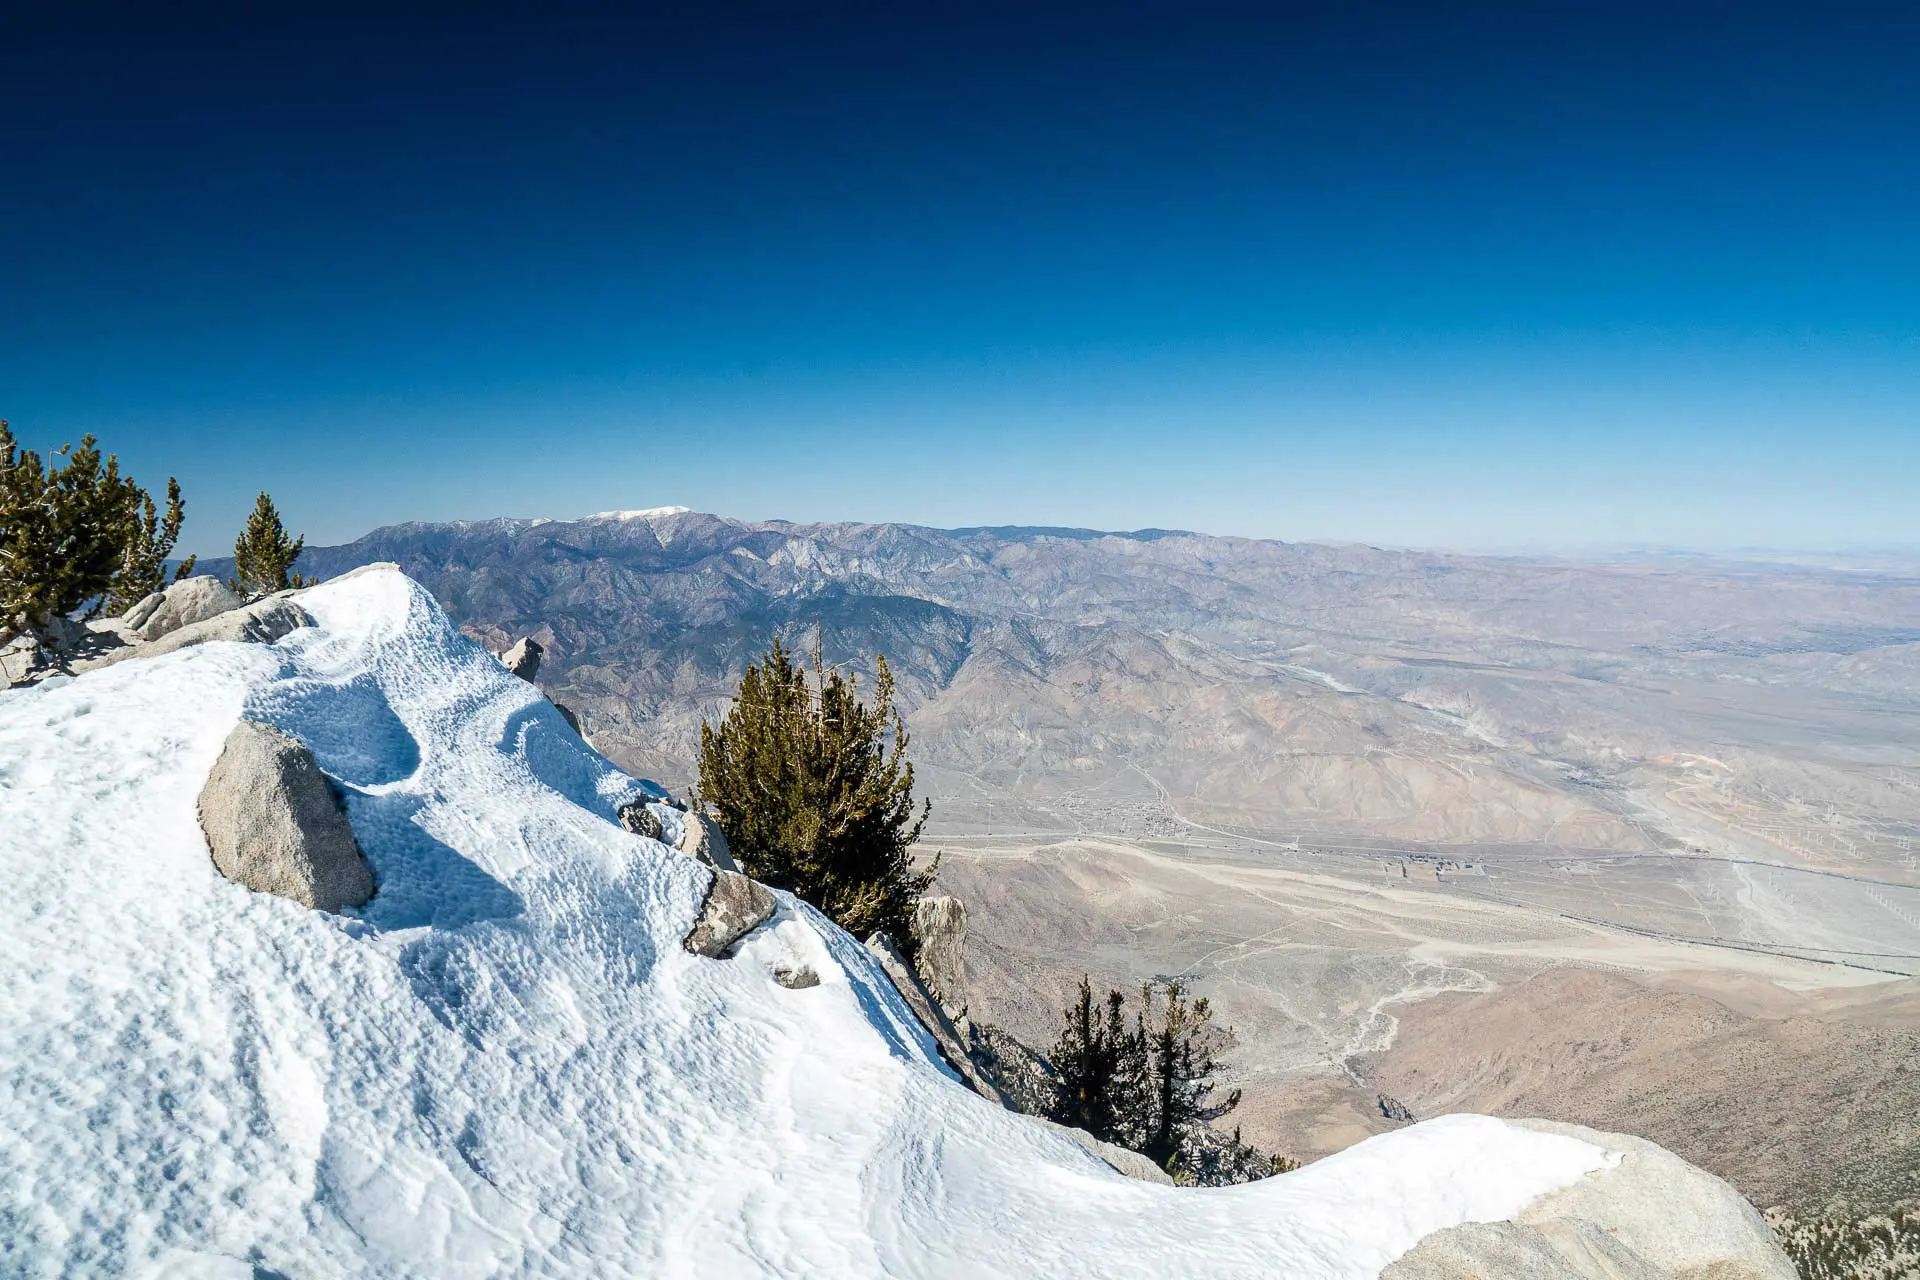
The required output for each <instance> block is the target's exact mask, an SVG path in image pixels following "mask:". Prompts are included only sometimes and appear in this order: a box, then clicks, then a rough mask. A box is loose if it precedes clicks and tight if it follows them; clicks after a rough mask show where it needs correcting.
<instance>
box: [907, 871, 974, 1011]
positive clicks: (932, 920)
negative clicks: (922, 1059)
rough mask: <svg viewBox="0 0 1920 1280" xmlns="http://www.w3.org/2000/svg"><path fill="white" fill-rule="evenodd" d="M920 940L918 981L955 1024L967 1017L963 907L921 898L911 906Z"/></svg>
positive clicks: (947, 899)
mask: <svg viewBox="0 0 1920 1280" xmlns="http://www.w3.org/2000/svg"><path fill="white" fill-rule="evenodd" d="M913 931H914V933H915V934H916V935H917V936H918V937H919V939H920V956H919V962H918V968H919V970H920V980H921V981H922V982H924V983H925V984H926V987H927V990H928V991H930V992H931V993H932V994H933V997H934V999H936V1000H938V1001H939V1002H940V1003H941V1004H942V1005H943V1006H945V1008H946V1010H947V1014H948V1016H950V1017H952V1018H953V1019H954V1020H955V1021H956V1022H957V1021H959V1020H960V1019H962V1018H964V1017H965V1016H966V1013H967V996H966V949H967V904H966V903H964V902H962V901H960V899H958V898H950V897H942V898H922V899H920V901H918V902H916V903H914V904H913Z"/></svg>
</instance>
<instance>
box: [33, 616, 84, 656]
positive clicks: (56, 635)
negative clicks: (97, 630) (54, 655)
mask: <svg viewBox="0 0 1920 1280" xmlns="http://www.w3.org/2000/svg"><path fill="white" fill-rule="evenodd" d="M92 638H93V632H92V631H90V630H89V629H88V628H87V624H86V623H84V622H75V621H74V620H73V619H72V618H67V617H54V618H49V619H47V624H46V625H45V626H44V627H41V628H40V643H41V644H42V645H43V646H44V647H46V648H49V649H53V650H56V651H59V652H67V651H69V650H72V649H77V648H79V647H80V646H81V645H83V644H85V643H86V642H87V641H88V640H90V639H92Z"/></svg>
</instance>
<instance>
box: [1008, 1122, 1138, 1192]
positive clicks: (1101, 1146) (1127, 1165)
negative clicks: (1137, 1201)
mask: <svg viewBox="0 0 1920 1280" xmlns="http://www.w3.org/2000/svg"><path fill="white" fill-rule="evenodd" d="M1027 1118H1028V1119H1029V1120H1032V1121H1033V1122H1034V1123H1035V1124H1037V1125H1044V1126H1045V1127H1047V1128H1049V1129H1051V1130H1053V1131H1054V1132H1055V1133H1057V1134H1059V1135H1060V1136H1061V1137H1063V1138H1072V1139H1073V1140H1074V1141H1075V1142H1077V1143H1079V1144H1080V1145H1081V1146H1083V1147H1085V1148H1086V1149H1087V1150H1088V1151H1091V1152H1092V1153H1093V1154H1094V1155H1096V1156H1099V1157H1100V1158H1101V1159H1102V1160H1104V1161H1106V1162H1107V1164H1108V1166H1109V1167H1111V1168H1112V1169H1113V1170H1114V1171H1115V1172H1118V1173H1124V1174H1126V1175H1127V1176H1128V1177H1129V1178H1138V1179H1139V1180H1140V1181H1142V1182H1158V1183H1161V1184H1162V1185H1164V1186H1169V1187H1170V1186H1172V1185H1173V1179H1172V1178H1171V1177H1169V1176H1168V1174H1167V1171H1166V1170H1165V1169H1162V1168H1161V1167H1160V1166H1159V1165H1157V1164H1155V1163H1154V1162H1153V1161H1151V1160H1149V1159H1147V1158H1146V1157H1145V1156H1143V1155H1141V1154H1140V1153H1139V1152H1138V1151H1129V1150H1127V1149H1126V1148H1125V1147H1117V1146H1115V1145H1114V1144H1113V1143H1111V1142H1102V1141H1100V1139H1098V1138H1096V1137H1094V1136H1093V1135H1092V1134H1090V1133H1088V1132H1087V1131H1086V1130H1085V1129H1075V1128H1073V1127H1071V1126H1069V1125H1064V1124H1055V1123H1054V1122H1053V1121H1051V1120H1049V1119H1047V1118H1046V1117H1045V1116H1028V1117H1027Z"/></svg>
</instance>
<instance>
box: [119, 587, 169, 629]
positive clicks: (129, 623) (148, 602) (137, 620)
mask: <svg viewBox="0 0 1920 1280" xmlns="http://www.w3.org/2000/svg"><path fill="white" fill-rule="evenodd" d="M166 598H167V593H166V592H165V591H155V592H154V593H153V594H151V595H148V596H145V597H143V598H142V599H141V601H140V603H139V604H136V605H135V606H133V608H131V609H129V610H127V611H126V612H125V613H123V614H121V615H120V622H121V624H122V625H123V626H126V627H128V628H130V629H132V630H134V631H138V630H139V629H140V628H141V627H144V626H146V625H147V621H148V619H150V618H152V617H153V611H154V610H155V609H158V608H159V607H160V602H161V601H162V600H165V599H166Z"/></svg>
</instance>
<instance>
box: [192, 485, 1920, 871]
mask: <svg viewBox="0 0 1920 1280" xmlns="http://www.w3.org/2000/svg"><path fill="white" fill-rule="evenodd" d="M374 561H393V562H396V563H398V564H400V565H401V566H402V567H403V568H404V569H405V570H406V571H407V572H408V573H409V574H411V575H413V576H414V577H415V578H416V579H417V580H419V581H420V582H422V583H424V584H426V585H427V586H428V587H429V588H430V589H431V590H432V591H433V593H434V595H435V597H436V598H437V599H438V600H439V601H440V602H441V603H442V605H443V606H445V607H446V608H447V609H448V611H449V612H450V613H451V614H452V615H453V616H454V617H455V618H456V619H457V620H458V621H460V622H461V623H462V624H463V626H464V627H465V628H466V629H467V631H468V632H469V634H472V635H475V636H476V637H478V638H480V639H482V640H483V641H485V642H487V643H488V644H490V645H492V646H493V647H495V648H496V649H499V648H504V647H505V646H506V645H507V644H508V643H509V642H510V641H511V640H513V639H516V638H518V637H519V636H521V635H524V634H532V635H533V636H534V637H535V638H536V639H538V640H539V641H540V643H542V644H543V645H545V646H546V653H547V657H546V661H547V666H546V668H545V669H544V672H543V680H544V681H545V682H546V683H547V684H548V685H549V687H551V688H552V689H554V691H555V692H556V694H557V695H558V696H559V697H560V699H561V700H562V701H564V702H565V703H567V704H568V705H569V706H571V707H572V708H574V709H575V710H576V711H578V712H579V713H580V714H581V715H582V716H583V717H584V720H585V723H586V726H587V729H588V732H589V733H590V735H591V736H592V738H593V740H594V742H595V743H596V744H597V745H599V746H600V747H601V748H602V749H604V750H606V751H608V752H609V753H610V754H611V755H612V756H613V757H614V758H616V759H619V760H621V761H623V762H625V763H628V764H630V765H632V766H633V767H636V768H641V769H645V770H647V771H649V772H651V773H653V774H655V775H656V776H660V777H661V778H662V779H663V780H664V781H668V782H671V783H674V784H684V783H685V782H686V781H688V776H687V768H688V762H689V761H690V760H691V759H692V752H691V748H692V745H693V743H694V741H695V739H696V735H697V727H698V723H699V720H700V718H701V717H702V716H703V715H705V716H711V715H713V714H715V713H717V712H718V711H719V710H720V709H721V708H722V707H723V705H724V702H725V699H726V698H727V697H728V696H729V695H730V693H731V691H732V688H733V686H734V684H735V682H736V680H737V678H738V676H739V673H740V671H741V669H742V667H743V666H744V664H745V663H746V662H747V661H749V660H750V659H751V658H752V657H753V656H755V655H756V654H757V653H759V652H760V651H762V650H763V649H764V648H765V646H766V643H767V641H768V638H769V637H770V636H771V635H772V634H774V633H776V632H779V633H781V634H784V635H786V636H788V637H789V638H792V639H802V640H803V639H804V638H805V637H807V636H809V635H811V634H813V633H815V632H816V630H817V631H818V632H819V633H821V634H822V635H823V636H824V644H825V649H826V654H827V658H828V660H829V661H832V662H836V663H840V662H850V663H860V662H864V661H867V660H869V659H870V656H871V655H872V654H874V653H884V654H885V655H886V656H887V658H888V660H889V661H890V662H891V663H892V664H893V666H894V668H895V670H896V672H897V673H898V674H899V675H900V677H901V683H902V687H903V691H904V693H905V696H906V698H907V700H908V702H909V704H910V706H911V708H912V724H913V727H914V729H915V730H916V733H917V734H918V746H917V751H916V755H917V759H918V760H919V761H920V762H921V764H922V772H923V776H924V780H925V782H926V783H927V784H929V785H930V787H931V790H932V793H933V795H934V796H935V799H936V810H937V813H936V828H935V829H936V832H937V833H939V834H943V835H960V834H966V833H980V832H984V831H986V830H988V829H997V830H999V831H1008V830H1020V829H1025V828H1031V829H1034V830H1036V831H1053V832H1065V833H1073V832H1083V831H1086V830H1108V831H1115V832H1117V833H1119V834H1126V835H1131V836H1146V837H1154V836H1161V837H1165V836H1169V835H1174V834H1177V829H1178V826H1179V823H1178V822H1176V821H1174V817H1175V816H1176V815H1177V818H1178V819H1181V820H1190V821H1192V822H1197V823H1201V824H1204V825H1209V826H1216V827H1221V828H1227V829H1231V830H1234V831H1243V832H1254V833H1262V834H1267V835H1278V836H1282V837H1287V836H1307V837H1310V838H1311V837H1316V836H1324V837H1327V838H1329V839H1332V838H1338V837H1342V836H1362V837H1365V838H1367V839H1373V840H1379V839H1386V840H1389V841H1398V842H1402V843H1411V844H1415V845H1421V844H1453V845H1458V844H1487V843H1490V844H1500V845H1527V844H1542V843H1544V844H1551V845H1556V846H1568V847H1577V848H1598V849H1614V850H1643V849H1649V848H1669V847H1680V846H1682V845H1684V844H1686V843H1687V842H1689V841H1695V842H1697V841H1699V840H1701V839H1703V838H1707V837H1708V836H1710V837H1712V838H1720V837H1722V836H1724V838H1725V839H1726V840H1727V841H1728V842H1729V843H1730V844H1735V845H1738V844H1741V843H1742V842H1748V843H1750V842H1751V836H1750V835H1749V834H1742V833H1743V832H1746V831H1747V828H1749V827H1751V826H1752V825H1753V824H1752V823H1747V824H1746V825H1745V826H1740V822H1741V819H1742V817H1743V816H1751V815H1747V814H1746V812H1745V811H1746V810H1747V809H1749V808H1753V807H1755V806H1759V807H1761V808H1763V809H1766V810H1767V814H1766V815H1764V816H1773V811H1774V810H1775V809H1779V808H1780V807H1781V798H1782V796H1783V795H1787V796H1792V797H1796V798H1798V797H1805V796H1807V795H1810V794H1811V795H1817V796H1823V797H1824V796H1833V795H1843V796H1844V797H1845V799H1846V801H1847V803H1848V808H1849V810H1850V811H1852V812H1856V813H1864V814H1865V815H1867V816H1868V817H1870V818H1871V819H1872V820H1874V821H1884V822H1895V823H1898V822H1903V821H1909V820H1912V819H1915V818H1920V811H1917V809H1916V804H1915V799H1914V796H1913V794H1912V792H1911V791H1910V790H1908V789H1905V788H1903V787H1900V786H1897V785H1889V784H1888V782H1887V780H1886V779H1885V778H1884V777H1880V776H1878V775H1876V774H1874V773H1873V772H1872V771H1871V770H1864V771H1863V770H1862V769H1861V768H1859V765H1860V764H1861V761H1860V759H1859V752H1858V751H1857V750H1853V749H1852V748H1853V747H1855V746H1856V745H1857V744H1856V743H1854V742H1852V741H1848V742H1842V743H1837V744H1836V743H1826V744H1824V745H1821V746H1819V747H1818V748H1816V749H1812V750H1796V749H1794V748H1797V747H1799V746H1800V745H1801V744H1799V743H1796V742H1792V741H1782V740H1781V738H1780V735H1779V734H1777V733H1775V732H1773V730H1774V729H1775V727H1777V725H1778V723H1779V722H1780V721H1781V720H1782V719H1783V718H1787V717H1783V712H1792V711H1793V710H1795V709H1796V708H1797V709H1802V710H1804V705H1803V704H1807V703H1809V702H1810V701H1819V702H1820V704H1821V705H1819V706H1818V707H1817V708H1815V710H1816V711H1817V712H1818V713H1819V714H1821V715H1825V716H1827V717H1829V718H1834V719H1838V720H1842V721H1844V722H1845V723H1844V725H1843V728H1844V730H1845V736H1846V737H1847V738H1849V739H1854V738H1857V737H1858V736H1859V735H1860V733H1861V732H1862V731H1863V730H1864V731H1865V732H1867V733H1869V734H1873V733H1875V732H1878V733H1880V735H1881V737H1880V738H1876V739H1875V741H1876V742H1878V741H1880V740H1881V739H1883V738H1887V737H1895V738H1897V726H1898V724H1901V723H1911V722H1913V720H1914V718H1915V713H1916V709H1915V708H1914V707H1913V706H1912V705H1911V703H1910V702H1908V701H1907V697H1908V693H1909V692H1910V689H1911V687H1912V686H1911V685H1910V684H1903V683H1902V682H1903V681H1905V680H1906V679H1907V678H1908V677H1909V676H1910V675H1911V674H1913V673H1914V672H1917V671H1920V657H1916V655H1920V644H1916V641H1920V580H1906V579H1900V578H1897V577H1889V576H1886V575H1859V574H1853V575H1849V574H1846V573H1840V572H1834V571H1825V570H1815V569H1794V568H1781V567H1778V566H1740V565H1707V566H1702V565H1699V564H1693V563H1678V564H1676V563H1673V562H1669V561H1656V562H1649V563H1645V564H1614V565H1598V564H1569V563H1556V562H1547V561H1526V560H1517V559H1498V558H1487V557H1468V556H1454V555H1440V554H1430V553H1420V552H1406V551H1387V550H1380V549H1376V548H1370V547H1359V546H1346V547H1327V546H1314V545H1304V544H1286V543H1278V542H1266V541H1257V540H1250V539H1243V538H1220V537H1207V536H1201V535H1196V534H1190V533H1180V532H1173V531H1166V530H1143V531H1138V532H1134V533H1095V532H1090V531H1086V530H1074V529H1046V528H995V529H957V530H936V529H927V528H920V527H915V526H909V525H892V524H807V525H803V524H789V523H785V522H781V521H742V520H732V519H726V518H722V517H719V516H713V515H706V514H701V513H698V512H691V511H685V510H679V509H662V510H656V511H649V512H633V513H624V514H622V513H614V514H611V515H607V516H602V517H595V518H591V519H585V520H571V521H533V520H489V521H479V522H461V523H454V524H409V525H397V526H392V527H389V528H383V529H380V530H377V531H375V532H374V533H371V534H369V535H367V536H366V537H364V538H362V539H360V540H358V541H356V542H353V543H350V544H347V545H345V546H340V547H331V548H322V549H314V550H310V551H309V552H308V553H307V555H306V556H305V557H304V559H303V560H302V567H303V569H304V570H305V571H306V572H309V573H319V574H320V575H322V576H328V575H332V574H334V573H337V572H339V571H341V570H343V569H347V568H351V567H354V566H356V565H359V564H365V563H370V562H374ZM215 571H216V572H218V571H219V568H218V566H215ZM1896 673H1900V674H1896ZM1809 689H1812V690H1819V691H1821V693H1820V694H1819V695H1818V697H1817V698H1815V699H1810V698H1809V697H1808V695H1807V693H1806V692H1805V691H1806V690H1809ZM1890 689H1892V690H1899V691H1900V692H1894V693H1890V692H1889V690H1890ZM1829 691H1830V692H1831V694H1832V696H1830V697H1829V696H1826V695H1827V693H1828V692H1829ZM1889 700H1893V701H1896V702H1900V703H1901V711H1902V716H1903V719H1902V720H1900V721H1897V722H1895V721H1889V720H1887V718H1886V717H1885V716H1880V717H1878V718H1877V719H1873V718H1872V717H1870V716H1869V714H1868V713H1869V712H1871V711H1877V710H1880V709H1881V708H1880V707H1879V705H1878V704H1880V703H1885V702H1888V701H1889ZM1789 704H1791V705H1789ZM1869 722H1870V723H1869ZM1875 725H1878V726H1885V728H1881V729H1878V730H1876V729H1875V728H1874V727H1871V726H1875ZM1889 730H1893V732H1891V733H1889V732H1888V731H1889ZM1690 751H1692V752H1699V753H1701V754H1704V755H1709V756H1711V757H1712V758H1713V759H1715V760H1716V761H1719V762H1720V763H1721V764H1723V765H1724V766H1726V767H1727V768H1728V769H1729V770H1730V771H1737V773H1738V776H1737V777H1735V778H1730V779H1707V781H1708V782H1709V783H1710V784H1712V785H1710V786H1709V787H1708V788H1706V789H1705V790H1704V791H1703V790H1702V789H1701V788H1698V787H1695V788H1694V789H1693V790H1692V791H1688V790H1687V789H1686V788H1685V787H1676V786H1675V785H1674V784H1675V782H1676V781H1679V779H1678V777H1677V775H1678V774H1679V773H1680V772H1681V770H1680V767H1679V765H1678V764H1676V754H1675V753H1685V752H1690ZM1698 780H1699V779H1698V778H1697V777H1696V778H1692V779H1688V780H1687V781H1698ZM1676 791H1677V792H1679V793H1680V794H1681V797H1682V798H1681V799H1680V800H1679V801H1678V806H1679V808H1678V809H1677V810H1676V809H1675V805H1674V804H1669V803H1668V800H1667V797H1668V794H1669V793H1670V792H1676ZM1649 797H1651V798H1652V803H1651V804H1649V803H1645V802H1644V801H1646V800H1648V798H1649ZM1689 805H1690V806H1691V807H1688V806H1689ZM1789 807H1790V806H1789ZM1706 826H1713V827H1714V828H1716V829H1715V830H1713V831H1711V832H1708V833H1707V835H1706V836H1703V834H1702V830H1701V828H1703V827H1706ZM1722 827H1726V828H1729V830H1727V831H1721V830H1719V829H1718V828H1722ZM1734 827H1738V828H1739V829H1738V830H1733V829H1731V828H1734ZM1803 852H1806V853H1808V854H1809V855H1810V856H1825V855H1827V854H1836V855H1837V853H1838V851H1837V850H1835V849H1819V850H1806V851H1803Z"/></svg>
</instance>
